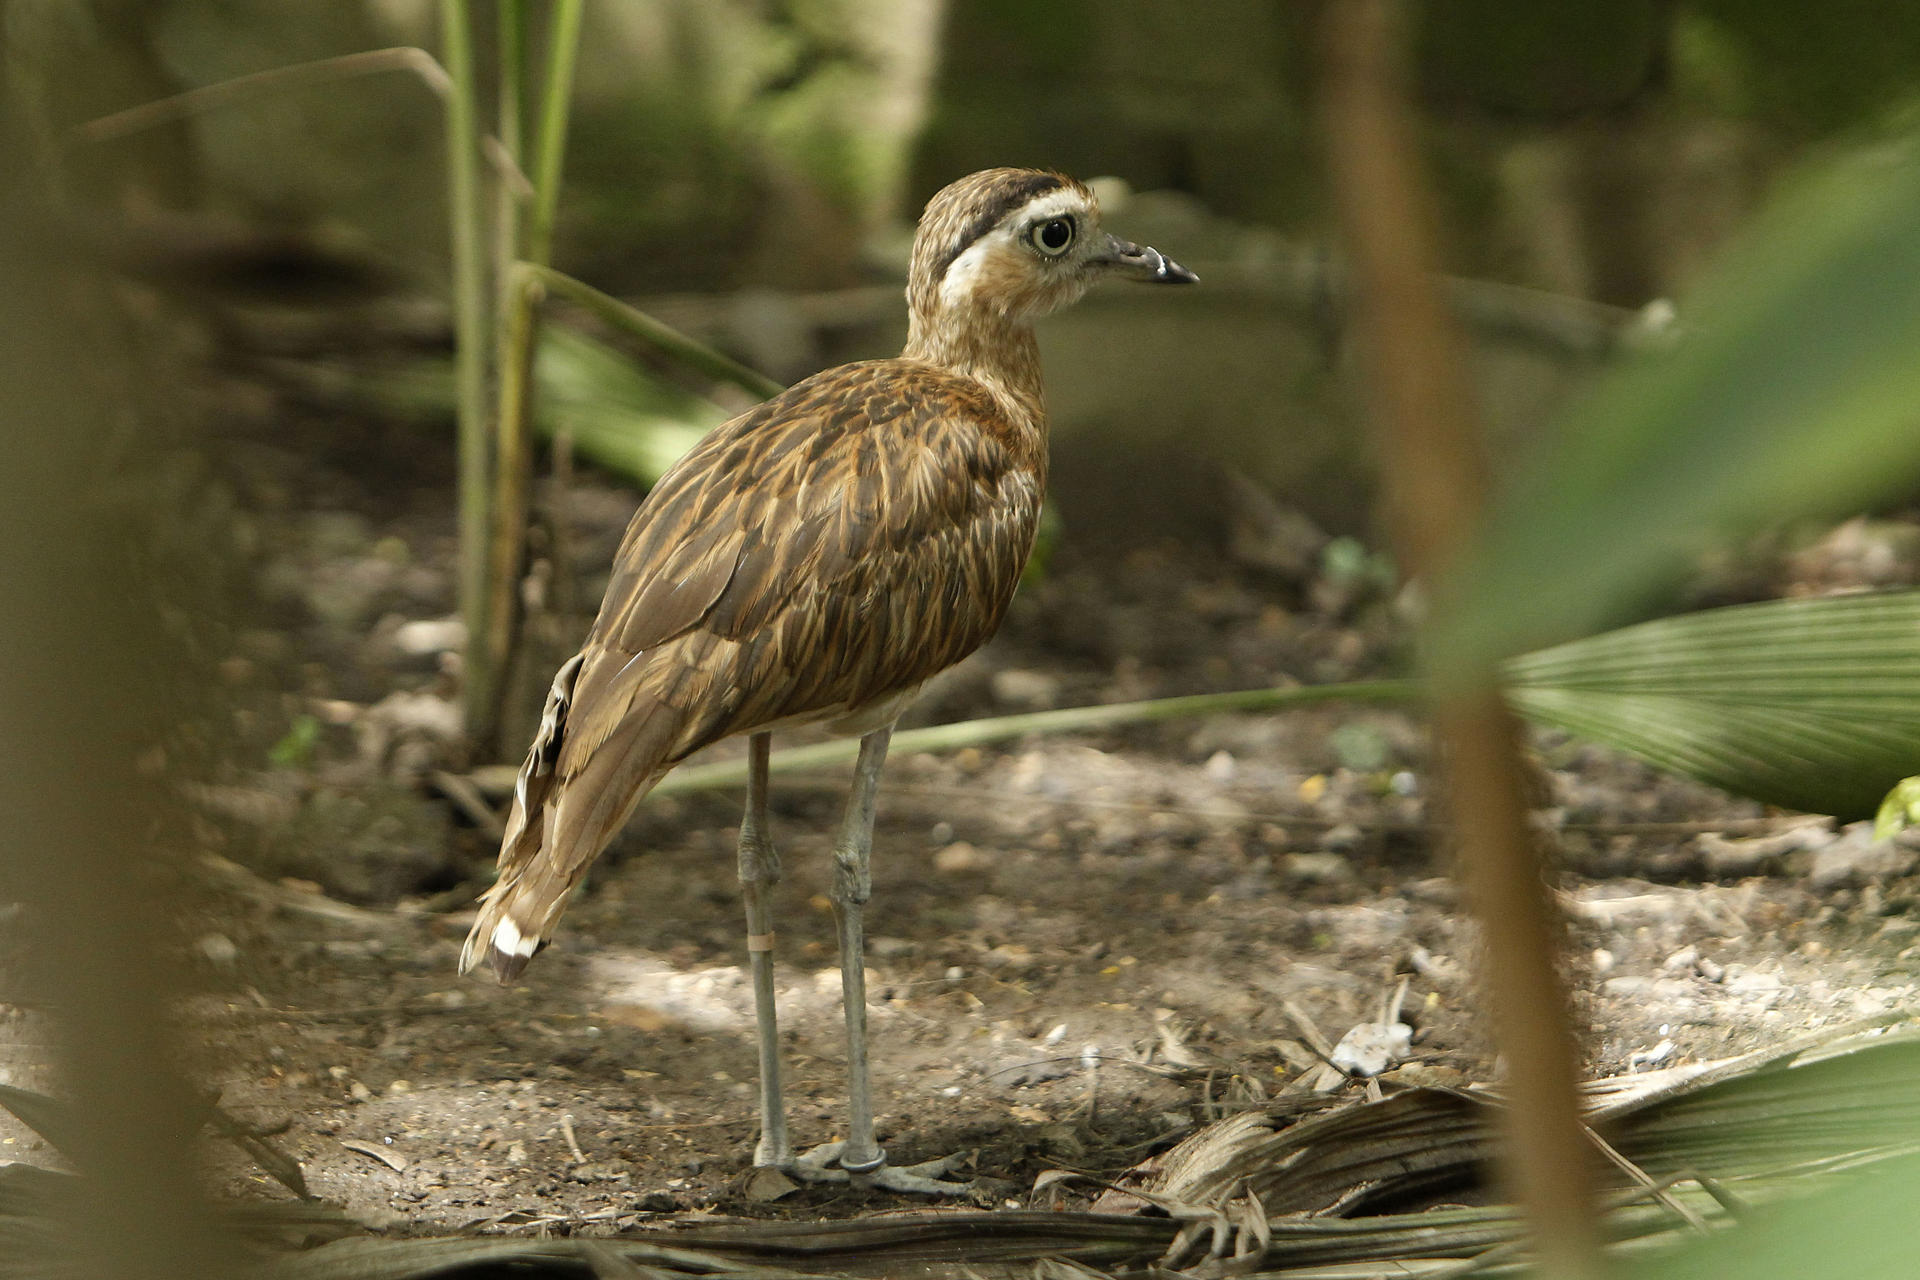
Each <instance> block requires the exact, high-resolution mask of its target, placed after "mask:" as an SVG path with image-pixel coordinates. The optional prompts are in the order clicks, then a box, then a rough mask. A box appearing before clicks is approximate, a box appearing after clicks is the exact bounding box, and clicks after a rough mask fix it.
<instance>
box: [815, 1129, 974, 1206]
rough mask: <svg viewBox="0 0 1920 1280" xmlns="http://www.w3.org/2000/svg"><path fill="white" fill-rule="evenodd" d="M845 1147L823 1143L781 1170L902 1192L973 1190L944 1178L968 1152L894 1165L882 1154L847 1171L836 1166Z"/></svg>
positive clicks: (962, 1162) (945, 1193)
mask: <svg viewBox="0 0 1920 1280" xmlns="http://www.w3.org/2000/svg"><path fill="white" fill-rule="evenodd" d="M846 1146H847V1144H846V1143H844V1142H828V1143H825V1144H823V1145H821V1146H818V1147H815V1148H813V1149H812V1150H811V1151H807V1152H803V1153H802V1154H801V1155H800V1156H798V1157H796V1158H795V1159H794V1160H792V1161H791V1162H789V1163H787V1164H785V1165H782V1166H781V1172H782V1173H785V1174H786V1175H787V1176H788V1177H790V1178H792V1179H794V1180H795V1181H796V1182H844V1183H851V1184H852V1185H853V1186H855V1187H872V1188H875V1189H877V1190H880V1191H895V1192H900V1193H902V1194H906V1195H921V1196H964V1195H970V1194H972V1193H973V1191H974V1184H973V1183H971V1182H954V1181H952V1180H950V1179H948V1178H947V1177H946V1175H947V1174H949V1173H952V1172H953V1171H954V1170H955V1169H958V1168H960V1167H961V1166H963V1165H965V1164H968V1163H970V1162H971V1161H972V1159H973V1154H972V1153H971V1152H957V1153H955V1154H954V1155H950V1156H942V1157H941V1158H940V1159H938V1160H925V1161H922V1162H921V1163H919V1164H908V1165H901V1166H899V1167H897V1168H896V1167H895V1166H893V1165H890V1164H886V1163H884V1161H885V1159H886V1157H885V1156H882V1157H881V1160H882V1161H883V1163H881V1164H878V1165H875V1166H873V1167H871V1168H865V1169H855V1170H848V1169H845V1168H843V1167H841V1165H840V1155H841V1153H842V1152H843V1151H845V1150H846Z"/></svg>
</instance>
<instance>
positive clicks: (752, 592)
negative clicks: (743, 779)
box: [462, 360, 1045, 977]
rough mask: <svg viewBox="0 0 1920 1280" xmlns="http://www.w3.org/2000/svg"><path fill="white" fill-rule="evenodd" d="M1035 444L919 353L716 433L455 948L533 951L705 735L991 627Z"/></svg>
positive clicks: (943, 649)
mask: <svg viewBox="0 0 1920 1280" xmlns="http://www.w3.org/2000/svg"><path fill="white" fill-rule="evenodd" d="M1044 470H1045V457H1044V442H1043V441H1041V440H1040V439H1039V437H1038V434H1037V432H1032V431H1026V432H1023V431H1021V430H1020V429H1018V428H1017V427H1016V426H1015V425H1014V424H1013V423H1012V421H1011V420H1010V419H1009V418H1008V416H1007V415H1006V414H1005V412H1004V411H1003V410H1002V409H1001V408H1000V406H999V404H998V403H997V402H996V401H995V400H994V398H993V397H992V396H991V394H990V393H988V392H987V391H986V390H985V389H984V388H983V387H981V386H980V384H978V383H976V382H973V381H972V380H970V379H965V378H961V377H958V376H956V375H953V374H950V373H946V372H944V371H941V370H939V369H936V368H934V367H932V366H929V365H924V364H919V363H916V362H909V361H899V360H894V361H875V362H872V363H869V364H861V365H848V366H844V367H842V368H838V369H833V370H829V371H828V372H827V373H824V374H821V375H818V376H816V377H814V378H810V379H808V380H807V381H806V382H803V383H800V384H799V385H797V386H795V387H793V388H792V389H790V390H788V391H786V392H784V393H783V394H781V395H779V396H776V397H775V398H774V399H772V400H769V401H768V402H766V403H765V404H763V405H761V406H759V407H758V408H755V409H753V410H751V411H749V412H748V413H746V414H743V415H741V416H740V417H738V418H735V419H734V420H732V421H731V422H729V423H727V424H725V425H724V426H722V427H720V428H718V429H717V430H715V431H714V432H713V433H712V434H710V435H709V436H708V437H707V438H706V439H705V440H703V441H702V442H701V443H700V444H699V445H697V446H695V448H694V449H693V450H692V451H690V452H689V453H688V454H687V456H686V457H685V458H683V459H682V460H681V461H680V462H679V463H678V464H676V465H675V466H674V467H673V469H672V470H671V471H670V472H669V473H668V474H667V475H666V476H665V477H663V478H662V479H661V481H660V483H659V484H657V485H656V486H655V487H654V490H653V492H652V493H651V494H649V495H648V498H647V500H646V502H645V503H644V504H643V505H642V507H641V509H640V511H639V513H638V514H637V515H636V516H635V517H634V521H633V524H632V525H631V526H630V527H629V528H628V530H627V535H626V539H625V541H624V542H623V543H622V546H621V549H620V553H619V555H618V557H617V558H616V560H615V565H614V574H613V578H612V580H611V582H610V583H609V585H608V588H607V595H606V599H605V601H604V602H603V604H602V605H601V609H600V617H599V620H598V621H597V622H596V623H595V625H594V628H593V632H592V634H591V635H590V636H589V638H588V640H587V644H586V646H585V648H584V649H583V650H582V652H581V653H580V655H579V656H578V657H576V658H575V659H574V660H572V661H571V662H569V663H568V664H567V665H566V666H564V667H562V668H561V671H560V674H559V675H558V676H557V677H556V679H555V681H554V685H553V689H552V691H551V693H550V694H549V696H548V701H547V709H546V713H545V715H544V716H543V718H542V723H541V730H540V733H539V734H538V736H536V738H535V740H534V743H533V747H532V749H531V750H530V751H529V753H528V757H527V762H526V764H525V765H524V766H523V767H522V770H521V777H520V783H519V785H518V786H517V787H516V792H515V797H514V805H513V809H512V812H511V813H510V815H509V818H508V829H507V835H506V838H505V839H504V840H503V842H502V846H501V853H500V876H499V880H498V882H497V883H496V884H495V886H494V888H493V889H491V890H489V892H488V894H487V895H486V898H485V899H484V900H483V908H482V911H481V914H480V917H479V920H478V921H477V922H476V924H475V926H474V932H473V935H472V936H471V937H470V938H469V939H468V944H467V950H466V952H465V953H464V954H463V959H462V964H463V966H470V965H471V964H473V963H474V962H475V961H476V960H477V959H478V956H479V954H480V951H481V949H482V947H483V946H485V945H486V944H488V943H489V942H490V943H491V944H492V945H491V947H490V948H489V949H490V951H491V954H492V959H493V963H494V967H495V970H496V972H499V973H501V975H502V976H503V977H506V976H511V975H512V974H513V973H517V972H518V971H519V969H520V968H521V967H524V965H525V963H526V961H527V959H529V958H530V957H531V956H532V954H533V951H534V949H535V948H537V946H538V945H539V943H540V941H541V940H542V938H543V936H544V935H545V933H546V932H547V931H548V930H549V929H550V928H551V926H552V924H553V921H554V920H555V919H556V918H557V917H558V915H559V913H560V910H561V908H562V907H563V906H564V903H565V901H566V895H567V892H568V891H569V890H570V889H571V888H572V886H573V885H574V884H575V883H577V882H578V880H579V878H580V876H581V875H582V874H584V872H585V870H586V867H587V865H588V864H589V863H590V862H592V860H593V859H594V858H595V857H596V856H598V855H599V853H600V851H601V849H603V848H604V847H605V846H606V844H607V843H608V841H610V840H611V839H612V838H613V836H614V834H615V833H616V832H617V831H618V830H619V828H620V826H621V824H622V823H624V822H625V820H626V817H627V814H628V813H629V812H631V810H632V808H633V806H634V804H636V803H637V802H638V801H639V799H640V797H641V796H643V795H644V794H645V793H646V791H647V790H648V789H650V788H651V787H652V786H653V784H654V783H655V782H657V781H658V780H659V778H660V777H661V775H662V774H664V773H665V772H666V771H667V769H669V768H671V767H672V766H673V765H674V764H675V763H677V762H678V761H680V760H682V759H684V758H685V757H686V756H687V755H689V754H691V753H692V752H694V751H696V750H698V749H700V748H701V747H703V746H706V745H707V744H709V743H711V742H715V741H718V740H719V739H721V738H723V737H727V736H730V735H732V734H735V733H742V732H748V731H751V730H753V729H755V728H758V727H761V726H764V725H768V724H773V723H775V722H778V721H782V720H788V719H792V718H795V717H804V716H811V715H822V714H830V713H837V712H844V711H851V710H853V709H856V708H858V707H861V706H864V705H867V704H871V703H874V702H877V701H879V700H881V699H883V698H885V697H887V696H888V695H890V694H895V693H898V692H900V691H903V690H907V689H911V688H913V687H915V686H917V685H918V684H920V683H921V682H922V681H924V680H926V679H927V678H928V677H930V676H932V675H933V674H935V673H936V672H938V671H941V670H943V669H944V668H946V667H948V666H951V665H952V664H953V663H955V662H957V661H959V660H960V659H961V658H963V657H965V656H966V655H967V654H968V653H970V652H972V651H973V650H974V649H975V648H977V647H979V645H980V644H981V643H983V642H984V641H985V640H986V639H987V638H988V637H989V636H991V635H992V634H993V632H994V630H995V629H996V628H997V627H998V626H999V624H1000V620H1001V618H1002V616H1003V615H1004V614H1005V611H1006V607H1007V604H1008V602H1009V601H1010V600H1011V599H1012V597H1013V591H1014V588H1015V586H1016V585H1017V584H1018V582H1019V577H1020V572H1021V569H1022V568H1023V567H1024V565H1025V563H1026V557H1027V554H1028V552H1029V550H1030V549H1031V547H1032V542H1033V531H1034V528H1035V525H1036V523H1037V520H1038V517H1039V508H1040V497H1041V490H1042V487H1043V485H1044Z"/></svg>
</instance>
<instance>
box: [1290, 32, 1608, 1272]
mask: <svg viewBox="0 0 1920 1280" xmlns="http://www.w3.org/2000/svg"><path fill="white" fill-rule="evenodd" d="M1402 17H1403V12H1402V9H1401V6H1400V5H1398V4H1396V3H1395V0H1337V3H1335V4H1334V5H1333V6H1332V7H1331V8H1330V9H1329V10H1328V12H1327V15H1326V19H1325V21H1326V28H1325V32H1326V36H1327V43H1326V68H1325V90H1324V92H1325V107H1326V111H1325V116H1326V125H1327V155H1328V164H1329V169H1330V171H1331V177H1332V180H1333V189H1334V196H1335V202H1336V207H1337V208H1338V209H1339V211H1340V214H1341V221H1342V225H1343V228H1344V230H1345V232H1346V235H1347V239H1348V241H1349V245H1350V248H1351V251H1352V254H1353V278H1354V284H1355V287H1356V292H1357V294H1358V295H1359V301H1360V303H1361V308H1360V312H1361V314H1360V319H1361V322H1362V323H1361V329H1360V332H1361V337H1362V339H1363V341H1364V342H1365V344H1366V355H1367V357H1368V359H1369V363H1370V365H1371V370H1372V376H1371V378H1370V380H1369V383H1368V389H1369V391H1370V393H1371V396H1372V399H1373V402H1374V403H1373V408H1374V414H1373V418H1374V427H1375V436H1376V439H1377V442H1378V445H1377V453H1378V456H1379V457H1380V458H1382V459H1383V460H1386V461H1387V465H1386V466H1385V467H1384V471H1385V473H1386V477H1387V493H1386V498H1387V503H1388V508H1389V511H1388V514H1389V516H1390V518H1391V521H1392V524H1393V527H1394V533H1395V535H1396V541H1397V542H1398V544H1399V549H1400V556H1401V562H1402V563H1403V564H1405V565H1406V566H1407V568H1408V571H1409V572H1411V573H1413V574H1415V575H1417V576H1419V577H1420V578H1421V579H1422V580H1424V581H1426V582H1427V583H1429V584H1431V583H1437V582H1441V581H1443V579H1444V576H1445V573H1446V571H1447V569H1448V568H1449V567H1451V565H1452V563H1453V561H1454V560H1455V559H1456V558H1457V557H1458V555H1459V553H1460V552H1461V550H1462V549H1463V548H1464V546H1465V545H1466V543H1467V541H1468V540H1469V538H1471V536H1472V535H1473V533H1474V531H1475V529H1476V528H1477V526H1478V523H1479V520H1480V507H1481V492H1482V489H1483V482H1482V477H1481V468H1480V461H1479V457H1478V452H1477V437H1476V432H1475V427H1474V417H1473V409H1472V395H1471V392H1470V390H1469V388H1468V386H1467V383H1466V372H1465V371H1466V369H1467V367H1468V363H1469V361H1468V354H1469V353H1468V352H1467V350H1466V347H1465V344H1464V343H1463V342H1462V341H1461V340H1460V337H1459V334H1458V332H1457V330H1456V329H1455V327H1454V325H1453V324H1452V323H1451V321H1450V319H1449V317H1448V315H1447V311H1446V306H1445V303H1444V301H1443V300H1442V298H1441V296H1440V292H1439V290H1438V288H1437V287H1436V285H1435V276H1434V268H1435V266H1436V258H1437V254H1436V253H1435V251H1434V244H1433V241H1434V238H1435V236H1434V231H1433V217H1432V213H1431V203H1430V200H1429V196H1428V192H1427V188H1426V186H1425V184H1424V182H1423V181H1422V177H1421V174H1420V171H1419V163H1418V159H1417V155H1418V153H1417V149H1416V144H1415V140H1414V132H1413V124H1412V121H1411V119H1410V118H1409V113H1408V111H1407V107H1406V91H1405V89H1404V87H1403V81H1404V66H1403V63H1404V57H1403V52H1404V47H1405V43H1404V39H1403V34H1404V33H1403V24H1402V22H1401V19H1402ZM1445 603H1446V602H1445V601H1444V600H1436V602H1435V606H1436V607H1435V610H1434V612H1435V613H1440V612H1442V611H1443V609H1444V606H1445ZM1429 676H1430V678H1431V681H1432V690H1431V710H1432V718H1433V725H1434V733H1435V737H1436V739H1437V740H1438V742H1439V744H1440V745H1441V747H1442V749H1443V751H1444V755H1445V766H1446V767H1445V775H1444V776H1445V783H1446V800H1447V805H1448V810H1449V816H1450V818H1451V821H1452V824H1453V826H1454V829H1455V832H1456V834H1457V839H1458V841H1459V846H1460V859H1461V863H1462V866H1463V870H1464V873H1465V878H1466V881H1467V888H1468V892H1469V896H1470V898H1471V900H1472V903H1473V907H1474V911H1475V913H1476V914H1477V915H1478V916H1479V917H1480V923H1481V928H1482V931H1483V937H1484V939H1485V955H1484V958H1483V960H1482V962H1481V966H1480V985H1481V988H1482V990H1483V991H1484V993H1485V995H1486V998H1487V1001H1488V1005H1489V1008H1490V1011H1491V1014H1492V1022H1493V1031H1494V1036H1495V1041H1496V1043H1497V1044H1498V1046H1499V1048H1500V1050H1501V1053H1502V1056H1503V1057H1505V1059H1506V1063H1507V1077H1508V1080H1507V1082H1508V1089H1509V1099H1510V1102H1511V1107H1510V1111H1509V1115H1508V1117H1507V1126H1508V1134H1507V1137H1508V1142H1507V1148H1506V1163H1507V1179H1508V1184H1509V1188H1510V1191H1511V1193H1512V1194H1513V1195H1514V1198H1515V1199H1516V1200H1517V1201H1518V1202H1519V1204H1520V1205H1521V1206H1522V1208H1523V1210H1524V1212H1525V1213H1526V1216H1527V1219H1528V1222H1529V1225H1530V1227H1531V1238H1532V1246H1533V1250H1534V1254H1535V1257H1536V1259H1537V1262H1538V1266H1539V1268H1540V1274H1542V1275H1543V1276H1546V1277H1550V1278H1551V1280H1590V1278H1591V1277H1594V1276H1598V1275H1599V1274H1601V1271H1602V1257H1601V1253H1600V1243H1599V1233H1598V1229H1597V1225H1596V1224H1597V1219H1596V1214H1595V1201H1594V1185H1595V1176H1594V1175H1595V1168H1594V1163H1595V1162H1594V1158H1593V1151H1592V1148H1591V1146H1590V1145H1589V1143H1588V1141H1587V1138H1586V1134H1585V1130H1584V1126H1583V1124H1582V1121H1581V1116H1580V1103H1579V1076H1578V1062H1577V1059H1576V1055H1575V1052H1574V1050H1575V1043H1576V1041H1575V1037H1574V1032H1573V1027H1572V1019H1571V1016H1570V1013H1569V1008H1568V1002H1567V993H1566V991H1565V990H1564V988H1563V986H1562V983H1561V980H1560V969H1559V947H1558V945H1557V932H1556V928H1555V923H1556V922H1555V919H1554V915H1553V910H1552V901H1551V897H1550V893H1549V889H1548V885H1547V882H1546V879H1545V877H1544V876H1543V875H1542V874H1541V867H1540V859H1539V857H1538V856H1537V853H1536V850H1535V845H1534V837H1533V834H1532V831H1531V830H1530V828H1529V825H1528V821H1527V808H1526V802H1525V799H1524V796H1523V792H1522V787H1521V772H1520V769H1521V765H1520V756H1519V744H1518V730H1517V724H1516V722H1515V720H1514V717H1513V714H1512V712H1510V711H1509V710H1508V709H1507V707H1506V705H1505V704H1504V703H1503V702H1502V700H1501V697H1500V692H1499V687H1498V672H1497V671H1496V670H1495V669H1494V667H1493V666H1492V665H1491V664H1479V665H1476V666H1474V667H1472V668H1471V669H1464V670H1463V669H1461V668H1460V666H1459V665H1458V664H1456V665H1454V666H1450V667H1448V668H1446V669H1430V671H1429Z"/></svg>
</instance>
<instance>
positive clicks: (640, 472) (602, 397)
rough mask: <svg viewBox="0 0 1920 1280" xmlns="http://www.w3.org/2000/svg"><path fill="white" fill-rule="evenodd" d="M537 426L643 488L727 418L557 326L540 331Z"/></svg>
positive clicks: (612, 352)
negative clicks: (563, 434) (570, 440)
mask: <svg viewBox="0 0 1920 1280" xmlns="http://www.w3.org/2000/svg"><path fill="white" fill-rule="evenodd" d="M537 367H538V372H539V379H540V387H539V394H538V395H537V396H535V397H534V410H535V415H536V425H537V426H538V427H539V429H540V433H541V434H542V435H544V436H548V437H551V436H553V435H556V434H557V433H559V432H560V431H566V432H568V433H569V434H571V435H572V437H573V446H574V449H575V451H576V452H578V453H579V455H580V456H581V457H583V458H590V459H592V460H593V461H594V462H596V463H598V464H599V465H600V466H603V467H606V468H607V469H608V470H610V471H614V472H617V473H619V474H621V475H624V476H627V477H629V478H630V479H632V480H634V481H636V482H637V483H639V484H642V485H651V484H652V483H653V482H654V481H655V480H658V479H659V478H660V475H661V473H662V472H664V471H665V470H666V469H667V468H668V467H670V466H672V465H673V464H674V463H675V462H676V461H678V460H679V458H680V455H681V454H683V453H685V452H686V451H687V450H688V449H690V448H692V447H693V445H694V443H695V442H696V441H698V440H699V439H700V437H701V436H704V435H705V434H706V433H707V432H708V431H710V430H712V429H713V428H714V427H716V426H718V425H719V424H720V423H721V422H723V421H725V420H726V418H727V414H726V412H725V411H724V410H723V409H721V408H720V407H719V406H718V405H716V404H714V403H713V402H712V401H710V400H706V399H703V398H701V397H700V396H697V395H694V394H693V393H692V392H690V391H685V390H682V389H681V388H679V387H677V386H674V385H673V384H672V383H669V382H667V381H665V380H663V379H661V378H658V377H656V376H654V375H653V374H651V373H649V372H648V371H647V370H646V369H645V368H644V367H643V366H641V365H640V364H638V363H636V362H635V361H634V360H632V359H630V358H628V357H627V356H625V355H623V354H621V353H620V352H618V351H616V350H614V349H613V348H612V347H609V346H607V345H606V344H605V343H603V342H599V341H597V340H595V339H593V338H589V337H587V336H586V335H584V334H580V333H576V332H574V331H572V330H570V329H564V328H561V327H560V326H558V325H551V324H550V325H545V326H543V327H542V329H541V337H540V354H539V363H538V366H537Z"/></svg>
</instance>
